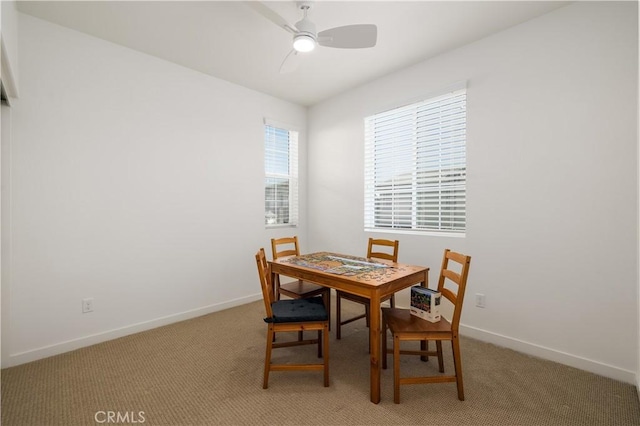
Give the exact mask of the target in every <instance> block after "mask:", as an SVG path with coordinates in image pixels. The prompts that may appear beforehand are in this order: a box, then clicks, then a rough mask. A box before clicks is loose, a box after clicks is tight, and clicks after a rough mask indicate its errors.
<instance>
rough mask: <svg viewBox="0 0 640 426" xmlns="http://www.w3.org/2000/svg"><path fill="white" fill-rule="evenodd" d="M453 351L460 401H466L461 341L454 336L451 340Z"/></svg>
mask: <svg viewBox="0 0 640 426" xmlns="http://www.w3.org/2000/svg"><path fill="white" fill-rule="evenodd" d="M451 349H452V351H453V365H454V367H455V370H456V385H457V386H458V399H459V400H460V401H464V386H463V384H462V359H461V358H460V341H459V340H458V336H457V335H454V336H453V339H451Z"/></svg>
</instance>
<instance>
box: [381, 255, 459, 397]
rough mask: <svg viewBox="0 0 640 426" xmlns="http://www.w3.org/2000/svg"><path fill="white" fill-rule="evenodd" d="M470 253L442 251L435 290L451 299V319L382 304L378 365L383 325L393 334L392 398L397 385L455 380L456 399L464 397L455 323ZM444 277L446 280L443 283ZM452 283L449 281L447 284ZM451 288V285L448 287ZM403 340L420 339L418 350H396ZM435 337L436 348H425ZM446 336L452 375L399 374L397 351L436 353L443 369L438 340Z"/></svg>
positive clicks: (384, 346)
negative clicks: (435, 318)
mask: <svg viewBox="0 0 640 426" xmlns="http://www.w3.org/2000/svg"><path fill="white" fill-rule="evenodd" d="M449 261H452V262H454V263H458V264H460V272H455V271H453V270H451V269H449ZM470 262H471V257H470V256H465V255H462V254H460V253H455V252H452V251H450V250H449V249H447V250H445V251H444V257H443V260H442V268H441V272H440V279H439V280H438V291H439V292H440V293H441V294H442V297H445V298H447V299H448V300H449V301H450V302H451V303H453V316H452V318H451V322H449V321H447V320H446V319H445V318H442V319H440V321H438V322H435V323H434V322H429V321H427V320H424V319H422V318H419V317H417V316H414V315H411V313H410V312H409V310H408V309H395V308H382V332H383V336H382V357H383V358H382V368H385V369H386V368H387V353H389V352H392V351H391V350H387V338H386V337H387V336H386V330H387V328H388V329H389V330H390V331H391V334H392V335H393V400H394V402H395V403H396V404H399V403H400V385H409V384H418V383H443V382H456V384H457V387H458V399H459V400H460V401H464V388H463V385H462V361H461V358H460V342H459V337H458V325H459V324H460V315H461V314H462V302H463V300H464V291H465V287H466V285H467V276H468V274H469V264H470ZM445 281H446V284H447V285H445ZM449 283H452V284H449ZM451 288H454V289H451ZM403 340H413V341H418V340H419V341H421V350H417V351H411V350H400V342H401V341H403ZM430 340H435V342H436V350H435V351H429V350H428V342H429V341H430ZM443 340H450V341H451V349H452V351H453V364H454V368H455V372H454V375H449V376H445V375H435V376H428V377H400V354H410V355H421V356H422V357H423V359H424V360H425V361H426V360H427V358H426V357H427V356H428V355H436V356H437V357H438V369H439V371H440V373H444V363H443V359H442V341H443Z"/></svg>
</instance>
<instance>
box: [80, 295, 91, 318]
mask: <svg viewBox="0 0 640 426" xmlns="http://www.w3.org/2000/svg"><path fill="white" fill-rule="evenodd" d="M87 312H93V297H88V298H86V299H82V313H83V314H86V313H87Z"/></svg>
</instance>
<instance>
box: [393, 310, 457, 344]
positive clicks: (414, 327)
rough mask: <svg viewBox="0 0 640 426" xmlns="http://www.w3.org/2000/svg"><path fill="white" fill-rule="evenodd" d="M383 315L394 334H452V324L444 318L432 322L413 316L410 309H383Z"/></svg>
mask: <svg viewBox="0 0 640 426" xmlns="http://www.w3.org/2000/svg"><path fill="white" fill-rule="evenodd" d="M382 315H383V316H384V319H385V321H386V322H387V327H389V329H390V330H391V333H393V334H396V333H398V334H410V333H420V334H424V333H433V334H440V333H441V334H444V335H450V334H451V323H450V322H449V321H447V320H446V319H444V318H441V319H440V321H438V322H430V321H427V320H424V319H422V318H420V317H417V316H415V315H411V311H409V309H398V308H382ZM423 338H424V337H423Z"/></svg>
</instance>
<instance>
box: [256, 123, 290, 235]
mask: <svg viewBox="0 0 640 426" xmlns="http://www.w3.org/2000/svg"><path fill="white" fill-rule="evenodd" d="M283 127H284V126H283V125H281V124H277V123H274V122H271V121H267V120H265V125H264V171H265V180H264V223H265V225H267V226H278V225H289V226H297V225H298V132H297V131H294V130H289V129H286V128H283Z"/></svg>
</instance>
